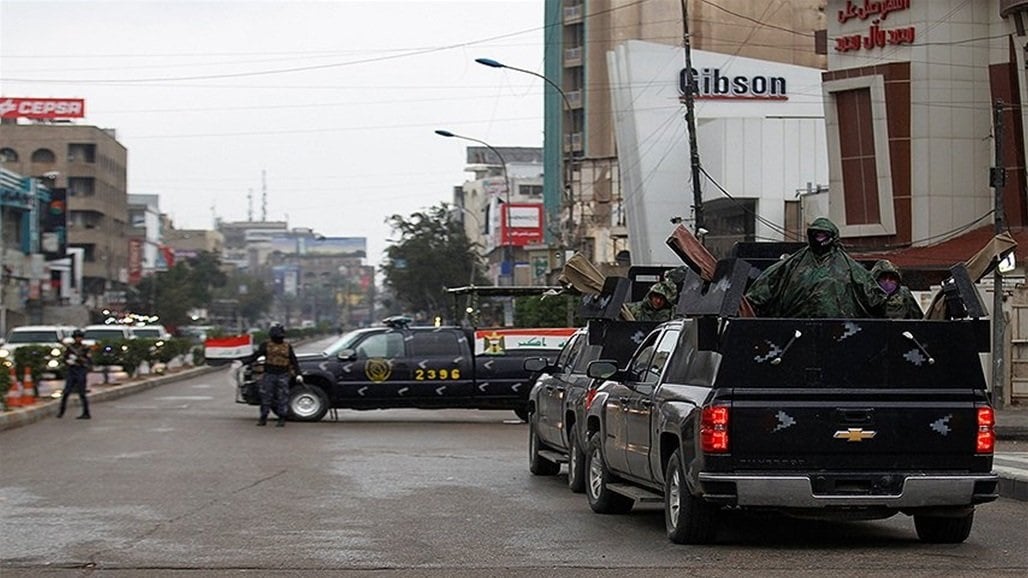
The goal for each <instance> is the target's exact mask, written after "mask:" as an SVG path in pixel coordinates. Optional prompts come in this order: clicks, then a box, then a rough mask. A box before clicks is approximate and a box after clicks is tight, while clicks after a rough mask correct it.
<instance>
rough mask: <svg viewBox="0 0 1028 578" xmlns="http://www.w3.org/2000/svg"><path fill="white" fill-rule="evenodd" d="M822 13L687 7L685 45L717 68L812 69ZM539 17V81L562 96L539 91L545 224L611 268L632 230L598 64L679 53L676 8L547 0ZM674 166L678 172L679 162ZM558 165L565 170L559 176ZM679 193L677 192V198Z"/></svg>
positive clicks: (817, 63)
mask: <svg viewBox="0 0 1028 578" xmlns="http://www.w3.org/2000/svg"><path fill="white" fill-rule="evenodd" d="M824 5H825V0H793V1H785V0H769V1H766V2H738V1H732V0H703V1H700V0H688V2H687V7H688V12H689V28H690V31H691V32H692V34H691V38H692V46H693V48H695V49H699V50H704V51H709V52H716V53H720V54H723V55H728V56H725V61H726V62H727V61H728V60H730V59H732V58H734V57H748V58H755V59H761V60H768V61H774V62H778V63H784V64H794V65H802V66H808V67H817V68H821V67H823V66H824V62H825V57H824V56H823V55H821V54H818V51H817V50H815V41H816V37H817V36H818V35H817V34H815V31H818V30H823V29H824V28H825V23H824V13H823V9H824ZM545 13H546V27H545V30H546V31H547V32H546V35H545V43H546V47H545V72H544V75H545V76H546V77H547V78H548V79H552V80H553V81H554V82H555V83H556V84H558V85H560V86H561V89H562V91H563V95H562V94H561V93H559V92H558V91H556V90H553V89H551V87H549V86H547V87H546V89H545V90H546V96H545V104H544V108H545V126H546V127H547V131H546V135H545V139H544V150H545V161H544V162H545V169H546V170H545V172H546V185H545V200H546V209H547V215H548V218H549V219H550V220H559V221H560V222H561V223H562V224H563V230H564V239H563V244H564V245H566V246H567V247H569V248H574V249H579V250H581V251H582V252H583V253H584V254H585V255H586V256H587V257H590V258H591V259H593V260H595V261H596V262H598V263H613V262H614V261H615V257H616V256H617V255H618V253H619V252H621V251H623V250H625V249H629V248H630V245H631V243H630V235H631V234H632V231H630V229H629V227H628V226H627V224H628V223H627V220H626V213H625V207H624V194H623V191H622V188H621V187H622V181H623V179H622V175H621V167H620V166H619V160H618V150H617V146H616V142H615V120H614V119H615V117H616V116H617V114H619V112H620V111H618V110H617V109H616V107H615V104H614V102H613V101H612V91H611V78H610V72H609V70H608V68H607V55H608V53H610V52H612V51H614V50H615V48H617V47H618V46H619V45H621V44H622V43H624V42H626V41H628V40H644V41H648V42H651V43H656V44H665V45H668V46H676V47H677V46H681V44H682V37H683V34H682V32H683V28H682V10H681V2H680V1H679V0H653V1H649V2H633V1H630V0H547V1H546V3H545ZM821 38H822V39H823V36H822V37H821ZM565 97H566V101H567V105H565ZM566 108H569V109H570V110H565V109H566ZM681 122H683V123H684V120H682V121H681ZM551 127H559V128H556V130H552V129H551ZM673 162H680V163H685V164H687V163H688V158H687V157H686V158H683V159H681V160H678V161H673ZM562 166H564V167H565V168H568V167H570V168H568V170H567V173H568V174H567V176H565V173H564V171H562V168H561V167H562ZM565 179H569V180H570V181H571V184H570V193H569V194H568V195H565V194H563V193H562V188H561V183H562V181H563V180H565ZM687 187H688V184H687V183H683V185H682V188H683V194H684V192H685V191H686V190H687ZM688 209H689V206H685V207H684V208H682V209H681V210H676V211H675V214H682V216H683V217H686V218H689V217H690V216H689V215H688V214H683V213H687V212H688ZM556 241H557V242H559V241H560V239H557V240H556ZM633 261H635V262H640V261H639V260H638V259H634V258H633Z"/></svg>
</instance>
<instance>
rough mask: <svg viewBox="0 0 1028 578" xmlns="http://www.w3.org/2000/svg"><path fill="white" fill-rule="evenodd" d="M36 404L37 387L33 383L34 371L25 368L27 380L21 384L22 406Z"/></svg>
mask: <svg viewBox="0 0 1028 578" xmlns="http://www.w3.org/2000/svg"><path fill="white" fill-rule="evenodd" d="M34 403H36V385H35V383H33V382H32V370H31V369H30V368H28V367H26V368H25V379H23V380H22V382H21V405H22V406H26V405H32V404H34Z"/></svg>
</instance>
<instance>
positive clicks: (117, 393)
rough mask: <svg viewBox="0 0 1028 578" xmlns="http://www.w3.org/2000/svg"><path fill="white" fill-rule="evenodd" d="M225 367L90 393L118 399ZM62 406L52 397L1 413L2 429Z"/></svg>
mask: <svg viewBox="0 0 1028 578" xmlns="http://www.w3.org/2000/svg"><path fill="white" fill-rule="evenodd" d="M224 369H225V366H210V365H203V366H200V367H194V368H192V369H186V370H184V371H177V372H175V373H170V374H166V375H160V376H157V377H153V378H148V379H144V380H141V381H134V382H131V383H124V384H121V385H114V386H110V387H107V386H102V387H103V389H97V390H94V391H93V392H91V393H89V395H88V397H89V401H90V402H100V401H107V400H111V399H117V398H119V397H125V396H126V395H130V394H133V393H137V392H140V391H145V390H147V389H152V388H154V387H158V386H161V385H164V384H166V383H173V382H176V381H182V380H185V379H189V378H192V377H196V376H198V375H206V374H208V373H215V372H218V371H222V370H224ZM59 406H60V400H57V399H50V400H48V401H45V402H40V403H36V404H34V405H32V406H31V407H20V408H17V409H13V410H11V411H6V412H3V413H0V431H4V430H8V429H14V428H16V427H21V426H23V425H28V424H30V423H33V422H37V421H39V420H41V419H43V418H46V417H50V416H52V415H56V414H57V408H58V407H59Z"/></svg>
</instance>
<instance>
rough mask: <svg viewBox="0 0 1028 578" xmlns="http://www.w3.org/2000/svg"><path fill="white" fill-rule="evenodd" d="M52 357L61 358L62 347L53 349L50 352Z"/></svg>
mask: <svg viewBox="0 0 1028 578" xmlns="http://www.w3.org/2000/svg"><path fill="white" fill-rule="evenodd" d="M50 355H51V356H53V357H60V356H61V348H60V347H55V348H53V349H51V350H50Z"/></svg>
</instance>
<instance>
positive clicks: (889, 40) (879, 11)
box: [835, 0, 916, 52]
mask: <svg viewBox="0 0 1028 578" xmlns="http://www.w3.org/2000/svg"><path fill="white" fill-rule="evenodd" d="M909 8H910V0H864V3H863V5H861V4H860V3H859V2H854V1H853V0H846V7H845V8H843V9H842V10H839V22H840V23H842V24H845V23H846V22H848V21H849V20H850V19H853V18H857V19H859V20H867V19H868V18H872V17H874V20H872V21H871V25H870V26H868V29H867V33H866V34H845V35H839V36H838V37H836V39H835V51H836V52H851V51H854V50H872V49H875V48H884V47H886V46H900V45H903V44H913V43H914V39H915V37H916V31H915V28H914V27H913V26H901V27H897V28H885V27H883V26H882V22H883V21H884V20H885V19H886V17H887V16H888V15H889V13H890V12H897V11H900V10H907V9H909Z"/></svg>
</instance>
